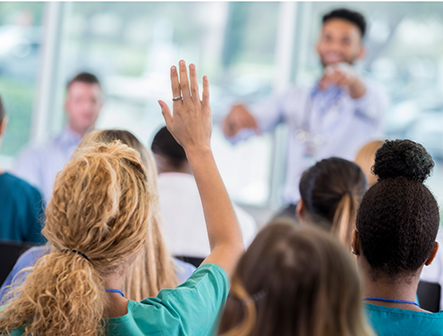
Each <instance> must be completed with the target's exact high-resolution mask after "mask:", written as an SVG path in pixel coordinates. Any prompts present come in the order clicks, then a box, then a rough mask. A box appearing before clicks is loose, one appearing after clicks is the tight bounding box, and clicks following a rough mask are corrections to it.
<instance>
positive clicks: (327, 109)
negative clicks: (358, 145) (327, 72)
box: [293, 89, 341, 157]
mask: <svg viewBox="0 0 443 336" xmlns="http://www.w3.org/2000/svg"><path fill="white" fill-rule="evenodd" d="M317 93H318V89H314V90H312V91H311V94H310V95H309V100H308V101H307V102H306V104H305V109H304V111H303V117H302V123H301V127H300V128H297V129H296V130H295V132H294V134H293V136H294V137H295V139H296V140H297V141H298V142H300V143H302V144H303V145H304V147H305V152H304V155H305V156H308V157H311V156H314V155H315V153H316V152H317V151H318V149H319V148H320V147H322V146H323V145H324V144H325V143H327V142H328V141H329V138H330V136H329V134H328V132H322V133H320V132H313V131H312V125H311V114H312V108H313V104H312V101H313V99H314V97H315V94H317ZM340 98H341V92H340V91H338V92H337V94H335V96H334V97H333V98H332V104H331V105H330V106H320V111H319V112H320V113H319V115H320V116H321V117H323V116H325V115H326V113H331V112H332V113H333V111H334V110H335V112H337V110H338V105H339V102H340ZM323 105H324V104H323ZM320 128H321V127H320Z"/></svg>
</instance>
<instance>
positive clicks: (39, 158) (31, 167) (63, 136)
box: [14, 127, 81, 203]
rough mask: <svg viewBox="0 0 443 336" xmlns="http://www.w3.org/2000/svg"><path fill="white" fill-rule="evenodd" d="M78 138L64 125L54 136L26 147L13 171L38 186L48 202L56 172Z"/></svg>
mask: <svg viewBox="0 0 443 336" xmlns="http://www.w3.org/2000/svg"><path fill="white" fill-rule="evenodd" d="M80 140H81V136H80V135H79V134H78V133H76V132H74V131H73V130H71V129H70V128H68V127H66V128H65V129H64V130H63V132H61V133H60V134H59V135H58V136H57V137H56V138H54V139H51V140H49V141H48V142H46V143H44V144H40V145H35V146H31V147H28V148H26V149H25V150H24V151H23V152H22V153H21V154H20V155H19V157H18V158H17V161H16V162H15V168H14V173H15V174H16V175H17V176H18V177H20V178H22V179H24V180H25V181H27V182H28V183H30V184H32V185H33V186H35V187H36V188H38V189H39V190H40V192H41V193H43V196H44V197H45V200H46V203H49V201H50V200H51V197H52V190H53V188H54V182H55V178H56V176H57V173H58V172H59V171H60V170H62V169H63V167H64V166H65V164H66V163H68V162H69V160H70V159H71V156H72V154H74V151H75V149H76V148H77V146H78V144H79V143H80Z"/></svg>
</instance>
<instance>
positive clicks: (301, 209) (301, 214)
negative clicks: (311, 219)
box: [295, 198, 305, 219]
mask: <svg viewBox="0 0 443 336" xmlns="http://www.w3.org/2000/svg"><path fill="white" fill-rule="evenodd" d="M295 215H296V216H297V217H298V218H300V219H303V218H305V205H304V203H303V200H302V199H301V198H300V200H299V201H298V204H297V208H296V209H295Z"/></svg>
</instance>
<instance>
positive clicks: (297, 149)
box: [229, 82, 388, 204]
mask: <svg viewBox="0 0 443 336" xmlns="http://www.w3.org/2000/svg"><path fill="white" fill-rule="evenodd" d="M365 84H366V93H365V94H364V95H363V96H362V97H360V98H358V99H353V98H351V97H350V96H349V94H348V92H347V91H346V90H344V89H342V88H339V87H337V86H330V87H329V88H328V89H326V90H320V89H318V87H317V86H315V87H314V88H306V87H300V86H294V87H292V88H291V89H290V90H289V91H287V92H286V93H284V94H282V95H277V96H274V97H272V98H270V99H268V100H266V101H264V102H262V103H260V104H258V105H256V106H252V107H251V108H250V110H251V112H252V114H253V115H254V117H255V118H256V120H257V122H258V124H259V127H260V129H261V131H262V132H269V131H272V130H274V129H275V127H276V126H277V125H278V124H280V123H285V124H287V126H288V138H287V148H286V152H287V156H286V179H285V185H284V189H283V200H284V201H285V202H286V203H293V204H296V203H297V202H298V200H299V199H300V193H299V188H298V187H299V186H298V184H299V181H300V177H301V175H302V173H303V171H304V170H305V169H307V168H308V167H310V166H311V165H313V164H314V163H315V162H317V161H319V160H321V159H324V158H328V157H331V156H337V157H341V158H344V159H347V160H350V161H354V158H355V155H356V154H357V152H358V150H359V149H360V148H361V147H362V146H363V145H365V144H366V143H367V142H369V141H371V140H374V139H376V138H378V137H380V136H381V131H382V117H383V115H384V114H385V112H386V111H387V107H388V98H387V96H386V94H385V93H384V92H383V91H382V90H380V89H379V88H378V87H377V86H375V85H374V84H372V83H369V82H367V83H365ZM255 134H256V133H255V131H254V130H252V129H246V130H242V131H240V132H238V133H237V134H236V135H235V136H234V137H232V138H229V140H230V141H231V142H232V143H236V142H238V141H240V140H244V139H247V138H249V137H251V136H253V135H255ZM307 139H309V140H308V141H306V140H307Z"/></svg>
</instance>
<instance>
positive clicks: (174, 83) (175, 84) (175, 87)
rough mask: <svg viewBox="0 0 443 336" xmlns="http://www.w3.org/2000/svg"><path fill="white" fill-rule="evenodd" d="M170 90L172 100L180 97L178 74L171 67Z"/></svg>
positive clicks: (173, 67)
mask: <svg viewBox="0 0 443 336" xmlns="http://www.w3.org/2000/svg"><path fill="white" fill-rule="evenodd" d="M171 89H172V98H175V97H180V96H181V93H180V83H179V81H178V73H177V68H176V67H175V66H172V67H171Z"/></svg>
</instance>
